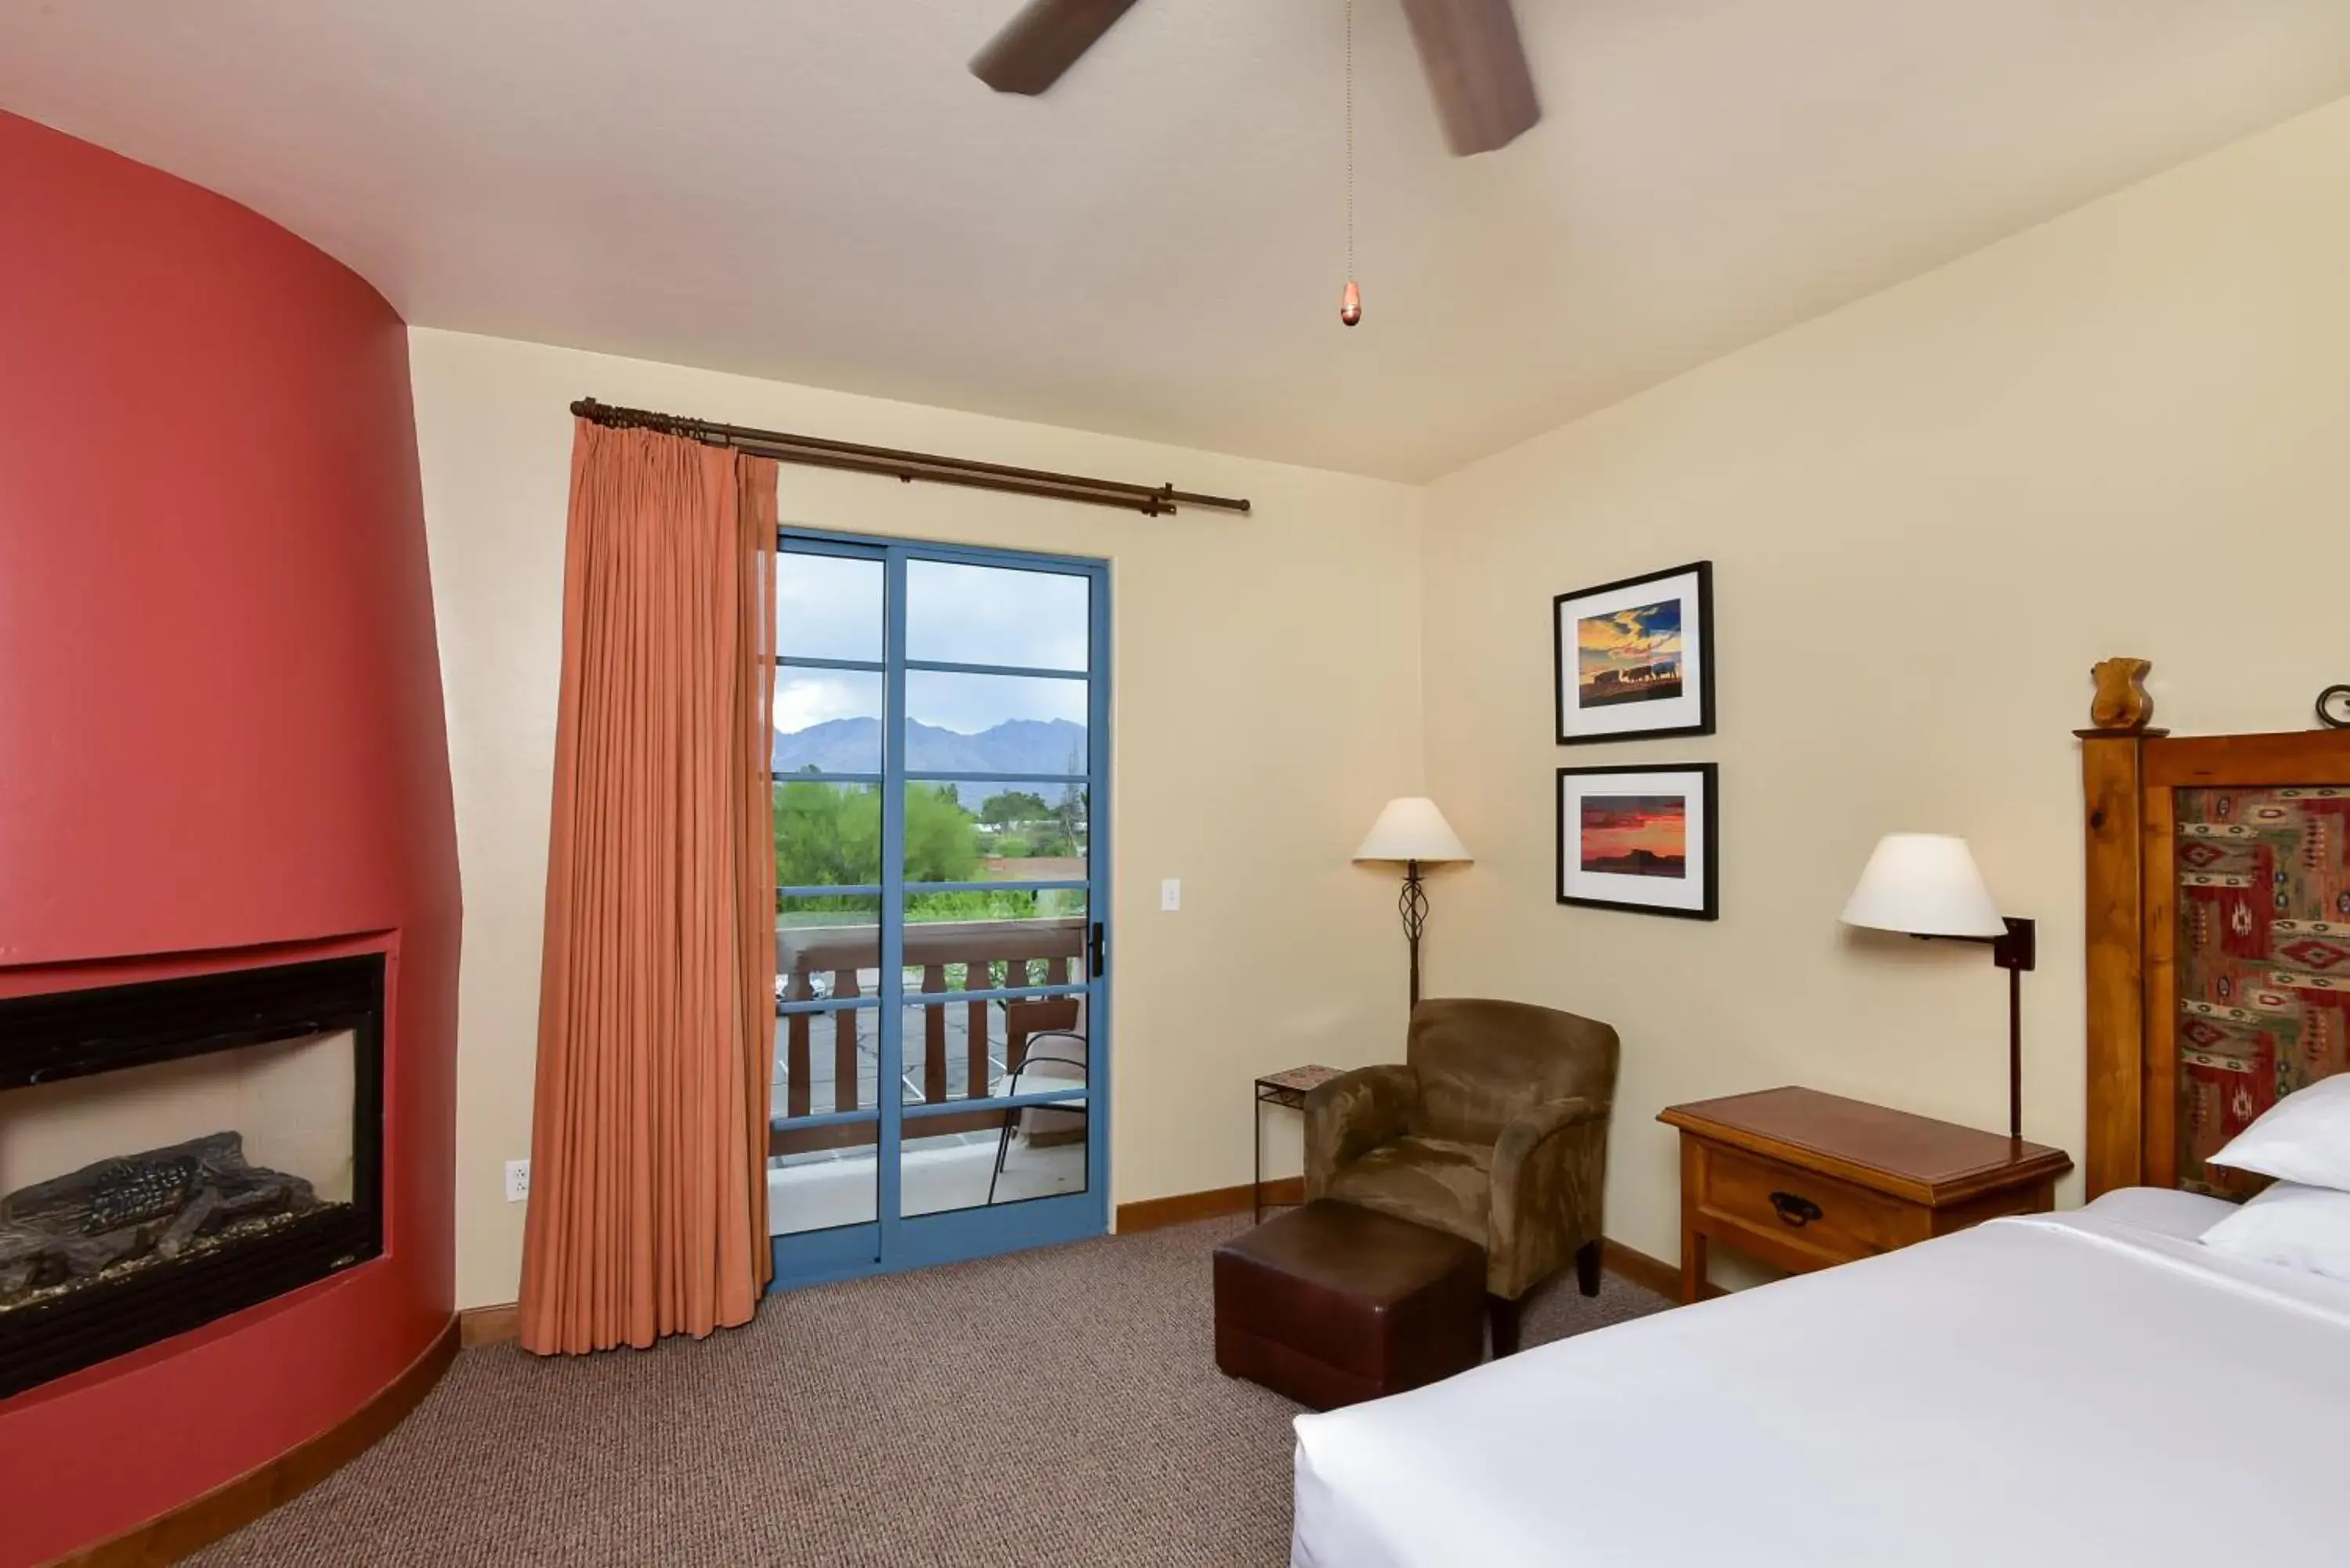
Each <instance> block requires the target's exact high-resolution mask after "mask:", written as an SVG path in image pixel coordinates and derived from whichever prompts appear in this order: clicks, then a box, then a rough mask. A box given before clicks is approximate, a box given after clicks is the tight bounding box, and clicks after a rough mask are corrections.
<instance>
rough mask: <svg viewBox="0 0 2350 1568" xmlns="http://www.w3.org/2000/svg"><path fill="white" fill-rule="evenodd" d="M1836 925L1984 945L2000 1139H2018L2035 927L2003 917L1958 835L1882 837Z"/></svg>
mask: <svg viewBox="0 0 2350 1568" xmlns="http://www.w3.org/2000/svg"><path fill="white" fill-rule="evenodd" d="M1844 923H1845V924H1846V925H1847V926H1866V927H1868V928H1870V929H1875V930H1880V931H1901V932H1905V933H1906V934H1908V935H1909V936H1913V937H1918V938H1921V939H1922V938H1930V937H1947V938H1950V939H1952V940H1957V941H1965V942H1988V943H1989V944H1990V945H1991V962H1993V963H1995V964H1997V965H1998V966H1999V967H2000V968H2002V969H2003V970H2005V971H2007V1135H2008V1137H2011V1138H2014V1139H2017V1140H2019V1141H2021V1140H2022V1137H2023V971H2025V970H2028V969H2031V968H2033V967H2034V966H2035V965H2036V964H2037V963H2038V961H2039V940H2038V934H2037V929H2036V928H2035V927H2034V926H2033V923H2032V922H2031V921H2030V920H2022V919H2012V918H2010V917H2008V916H2003V915H2002V914H2001V913H2000V912H1999V906H1998V905H1997V904H1994V903H1993V902H1991V889H1990V888H1988V887H1987V886H1985V885H1984V883H1983V877H1982V872H1981V870H1979V869H1978V868H1977V867H1976V866H1975V857H1974V856H1973V854H1972V853H1971V852H1970V851H1969V850H1968V848H1967V841H1966V840H1965V839H1963V838H1953V837H1951V836H1949V835H1947V834H1940V833H1888V834H1887V835H1886V836H1884V837H1883V838H1882V839H1880V840H1878V841H1877V852H1876V853H1875V854H1873V855H1871V856H1870V857H1868V865H1867V866H1866V867H1865V868H1863V870H1862V871H1861V874H1860V885H1859V886H1858V887H1856V888H1854V889H1853V890H1852V897H1851V898H1850V899H1848V900H1847V901H1846V904H1845V907H1844Z"/></svg>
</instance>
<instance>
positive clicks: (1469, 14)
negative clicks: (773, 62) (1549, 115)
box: [971, 0, 1542, 158]
mask: <svg viewBox="0 0 2350 1568" xmlns="http://www.w3.org/2000/svg"><path fill="white" fill-rule="evenodd" d="M1133 5H1134V0H1028V4H1026V5H1023V6H1022V7H1021V8H1020V13H1019V15H1017V16H1014V17H1013V18H1012V20H1011V21H1009V22H1007V23H1005V24H1004V25H1003V31H1001V32H999V33H997V34H996V35H995V36H994V37H993V38H991V39H989V40H988V42H987V47H985V48H983V49H982V50H980V51H979V53H978V54H977V55H975V56H973V57H972V62H971V74H972V75H973V76H975V77H977V78H979V79H980V80H982V81H983V82H985V83H986V84H987V85H988V86H990V87H992V88H994V89H995V90H996V91H998V92H1016V93H1026V94H1028V95H1030V96H1031V97H1034V96H1035V94H1038V93H1041V92H1043V91H1044V90H1045V88H1049V87H1051V86H1052V85H1053V84H1054V83H1055V82H1056V81H1058V80H1060V79H1061V73H1062V72H1064V71H1066V70H1067V69H1068V68H1069V67H1071V66H1072V65H1075V64H1076V60H1077V57H1079V56H1080V55H1082V54H1084V53H1085V52H1086V51H1087V49H1090V48H1092V47H1094V44H1095V41H1096V40H1097V39H1098V38H1100V36H1102V35H1103V34H1104V33H1107V32H1108V31H1109V29H1110V26H1111V25H1112V24H1113V23H1115V22H1116V21H1117V20H1118V18H1119V17H1120V16H1125V15H1126V13H1127V12H1128V10H1129V9H1130V8H1132V6H1133ZM1403 13H1404V16H1405V19H1406V20H1408V21H1409V23H1410V24H1411V41H1412V43H1413V44H1414V45H1415V46H1416V47H1418V48H1419V64H1420V68H1421V69H1422V70H1424V71H1425V72H1427V74H1428V90H1429V91H1430V94H1432V95H1433V96H1434V98H1435V99H1436V115H1437V118H1438V119H1440V120H1441V121H1442V122H1443V124H1444V140H1445V143H1446V145H1448V146H1450V147H1451V149H1452V154H1453V156H1454V157H1456V158H1466V157H1468V156H1469V155H1470V154H1471V153H1476V152H1491V151H1493V149H1495V148H1497V147H1506V146H1508V145H1509V144H1510V142H1512V141H1513V140H1516V139H1517V138H1518V137H1519V136H1520V135H1521V134H1523V132H1524V131H1525V130H1528V129H1529V128H1531V127H1532V126H1533V125H1534V122H1535V121H1537V120H1539V119H1542V104H1541V102H1540V100H1539V99H1536V98H1535V97H1534V75H1533V73H1532V72H1531V71H1530V70H1529V69H1528V68H1527V67H1526V52H1525V48H1524V46H1523V45H1522V44H1521V43H1520V42H1519V40H1518V19H1517V16H1516V14H1515V13H1514V12H1513V11H1512V9H1511V8H1510V0H1403Z"/></svg>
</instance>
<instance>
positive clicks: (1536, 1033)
mask: <svg viewBox="0 0 2350 1568" xmlns="http://www.w3.org/2000/svg"><path fill="white" fill-rule="evenodd" d="M1617 1051H1618V1047H1617V1038H1616V1031H1615V1030H1613V1029H1611V1028H1609V1027H1608V1026H1607V1024H1605V1023H1596V1022H1595V1021H1593V1020H1591V1019H1588V1018H1578V1017H1576V1016H1575V1014H1574V1013H1571V1012H1556V1011H1555V1010H1553V1009H1551V1008H1547V1007H1535V1006H1532V1005H1530V1004H1528V1003H1525V1002H1481V1001H1467V1000H1455V1001H1441V1002H1421V1003H1420V1004H1419V1006H1418V1007H1416V1008H1415V1009H1413V1010H1412V1014H1411V1029H1410V1034H1409V1040H1408V1042H1407V1044H1406V1047H1405V1052H1404V1057H1405V1059H1404V1061H1403V1063H1402V1064H1400V1065H1397V1064H1384V1065H1380V1066H1376V1067H1361V1068H1357V1069H1356V1070H1355V1071H1354V1072H1351V1073H1345V1074H1341V1075H1339V1076H1337V1077H1336V1078H1333V1079H1332V1080H1331V1081H1330V1082H1328V1083H1326V1084H1324V1085H1321V1086H1320V1087H1319V1088H1316V1089H1315V1090H1314V1091H1313V1092H1312V1093H1311V1094H1309V1095H1307V1096H1306V1097H1305V1196H1306V1197H1307V1198H1308V1199H1315V1198H1335V1199H1340V1200H1341V1201H1343V1202H1347V1203H1354V1204H1359V1205H1360V1206H1362V1207H1363V1208H1366V1209H1375V1210H1379V1211H1380V1212H1382V1213H1386V1214H1392V1215H1395V1216H1397V1217H1398V1218H1399V1219H1404V1220H1415V1221H1417V1222H1418V1223H1419V1224H1422V1225H1426V1226H1430V1227H1431V1228H1433V1229H1435V1230H1439V1231H1449V1232H1451V1234H1453V1235H1455V1236H1459V1237H1461V1238H1463V1239H1465V1240H1467V1241H1474V1242H1475V1243H1477V1245H1479V1246H1481V1247H1482V1248H1484V1249H1485V1292H1486V1303H1487V1307H1488V1309H1489V1314H1490V1316H1491V1319H1492V1329H1493V1354H1494V1355H1508V1354H1510V1353H1511V1352H1512V1351H1513V1350H1515V1349H1516V1348H1517V1346H1518V1316H1519V1303H1520V1302H1521V1301H1522V1300H1523V1297H1524V1295H1525V1293H1526V1292H1527V1291H1528V1290H1530V1289H1531V1288H1533V1287H1534V1285H1536V1284H1538V1283H1540V1282H1542V1281H1543V1280H1544V1279H1545V1278H1547V1277H1548V1276H1549V1275H1550V1274H1552V1273H1554V1272H1556V1271H1557V1270H1558V1269H1559V1268H1561V1267H1562V1266H1564V1265H1565V1262H1566V1261H1567V1260H1568V1259H1569V1258H1572V1259H1574V1260H1575V1279H1576V1282H1577V1284H1578V1285H1579V1286H1580V1287H1581V1289H1582V1291H1583V1293H1584V1294H1585V1295H1586V1296H1590V1295H1597V1294H1598V1293H1599V1219H1600V1200H1601V1196H1602V1193H1603V1190H1604V1187H1605V1183H1606V1179H1607V1118H1608V1113H1609V1111H1610V1110H1611V1109H1612V1108H1613V1106H1614V1102H1615V1097H1616V1064H1617Z"/></svg>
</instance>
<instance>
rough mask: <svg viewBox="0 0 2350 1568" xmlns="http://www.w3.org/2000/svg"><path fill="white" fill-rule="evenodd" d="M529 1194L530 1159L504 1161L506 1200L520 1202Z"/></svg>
mask: <svg viewBox="0 0 2350 1568" xmlns="http://www.w3.org/2000/svg"><path fill="white" fill-rule="evenodd" d="M529 1196H530V1161H528V1160H526V1159H510V1160H508V1161H506V1201H507V1202H509V1203H520V1202H521V1201H523V1199H526V1198H528V1197H529Z"/></svg>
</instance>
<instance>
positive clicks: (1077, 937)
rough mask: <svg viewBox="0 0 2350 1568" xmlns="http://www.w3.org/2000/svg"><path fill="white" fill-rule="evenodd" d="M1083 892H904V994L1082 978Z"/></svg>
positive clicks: (1060, 982) (994, 988) (991, 988)
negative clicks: (905, 893) (905, 992)
mask: <svg viewBox="0 0 2350 1568" xmlns="http://www.w3.org/2000/svg"><path fill="white" fill-rule="evenodd" d="M1087 929H1088V928H1087V923H1086V893H1085V889H1084V888H1044V889H1041V890H1039V891H1036V892H1033V893H1032V892H1000V893H999V892H987V891H980V892H968V893H962V892H958V893H940V892H929V893H925V892H910V893H908V894H907V895H906V931H905V960H906V971H905V981H906V991H907V992H908V993H909V994H911V993H914V992H940V991H1001V990H1004V989H1007V988H1011V987H1017V986H1028V985H1072V984H1078V983H1082V982H1083V981H1084V980H1085V978H1086V940H1087Z"/></svg>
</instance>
